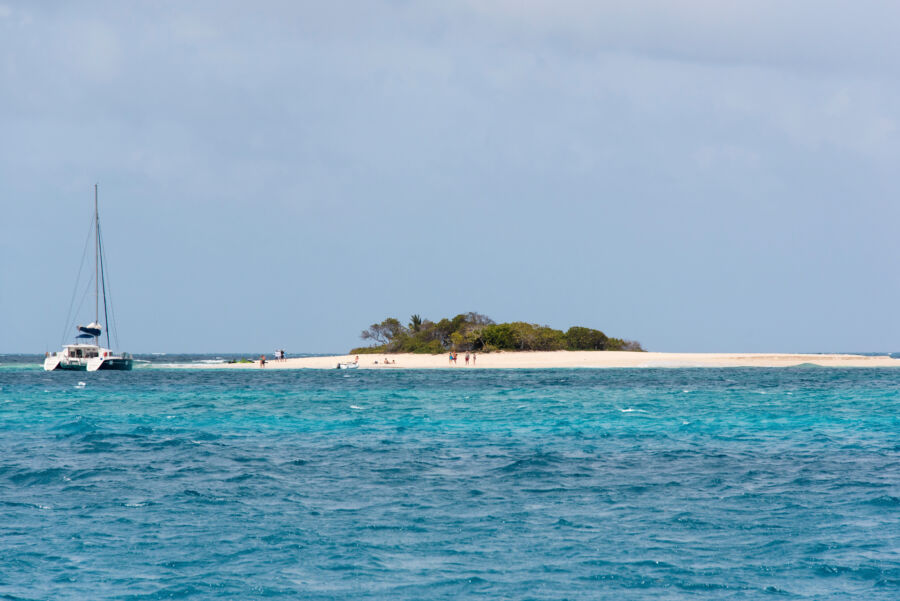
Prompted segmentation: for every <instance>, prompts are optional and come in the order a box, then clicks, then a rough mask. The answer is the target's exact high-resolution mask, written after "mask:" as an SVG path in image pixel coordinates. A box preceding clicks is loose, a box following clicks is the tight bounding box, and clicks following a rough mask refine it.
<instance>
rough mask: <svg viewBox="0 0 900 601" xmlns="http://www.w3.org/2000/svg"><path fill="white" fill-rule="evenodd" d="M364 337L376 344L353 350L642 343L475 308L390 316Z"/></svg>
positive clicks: (631, 347) (632, 347)
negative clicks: (501, 317) (500, 317)
mask: <svg viewBox="0 0 900 601" xmlns="http://www.w3.org/2000/svg"><path fill="white" fill-rule="evenodd" d="M360 337H361V338H362V339H363V340H369V341H372V342H373V343H374V344H372V345H370V346H363V347H359V348H355V349H351V350H350V354H351V355H361V354H364V353H365V354H384V353H414V354H427V355H438V354H441V353H445V352H448V351H476V352H482V353H490V352H493V351H639V352H642V351H643V350H644V349H643V348H641V345H640V343H638V342H635V341H633V340H623V339H621V338H612V337H609V336H607V335H606V334H604V333H603V332H601V331H600V330H594V329H592V328H586V327H582V326H572V327H571V328H569V329H568V330H566V331H565V332H563V331H562V330H555V329H553V328H551V327H549V326H542V325H537V324H533V323H527V322H524V321H514V322H510V323H496V322H495V321H494V320H493V319H491V318H490V317H488V316H487V315H482V314H481V313H475V312H469V313H460V314H459V315H457V316H456V317H453V318H450V319H448V318H446V317H445V318H443V319H441V320H439V321H432V320H430V319H423V318H422V317H421V316H419V315H412V316H411V317H410V318H409V323H408V324H407V325H403V324H402V323H401V322H400V320H399V319H397V318H395V317H388V318H387V319H385V320H384V321H382V322H381V323H373V324H372V325H371V326H369V327H368V328H367V329H365V330H363V332H362V334H361V335H360Z"/></svg>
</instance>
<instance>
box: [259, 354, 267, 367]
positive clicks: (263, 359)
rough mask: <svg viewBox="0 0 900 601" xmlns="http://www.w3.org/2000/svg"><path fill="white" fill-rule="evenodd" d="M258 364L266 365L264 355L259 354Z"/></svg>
mask: <svg viewBox="0 0 900 601" xmlns="http://www.w3.org/2000/svg"><path fill="white" fill-rule="evenodd" d="M259 366H260V367H265V366H266V356H265V355H260V356H259Z"/></svg>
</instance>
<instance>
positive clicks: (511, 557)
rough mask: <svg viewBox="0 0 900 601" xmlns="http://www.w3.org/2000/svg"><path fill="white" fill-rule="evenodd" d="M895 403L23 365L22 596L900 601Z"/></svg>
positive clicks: (431, 378) (665, 375)
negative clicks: (87, 370)
mask: <svg viewBox="0 0 900 601" xmlns="http://www.w3.org/2000/svg"><path fill="white" fill-rule="evenodd" d="M0 363H2V360H0ZM79 382H84V385H79ZM898 407H900V370H891V369H825V368H793V369H759V368H753V369H672V370H665V369H611V370H544V371H539V370H520V371H492V370H466V369H464V368H458V369H454V370H437V371H403V370H392V371H366V370H357V371H338V370H334V371H312V370H310V371H274V370H268V371H266V370H248V371H227V372H225V371H211V370H210V371H203V370H171V369H159V368H152V369H147V368H145V369H136V370H135V371H133V372H129V373H111V372H100V373H94V374H86V373H45V372H43V371H41V370H40V369H37V368H36V366H29V365H27V364H23V363H21V362H20V363H13V364H12V365H9V364H7V365H4V366H0V599H17V600H22V599H29V600H30V599H42V600H43V599H52V600H65V599H134V600H138V599H198V600H199V599H210V600H213V599H261V598H282V599H384V600H407V599H409V600H412V599H416V600H418V599H474V598H479V599H517V600H518V599H579V600H580V599H770V598H771V599H816V600H823V599H841V600H843V599H866V600H879V599H885V600H896V599H900V418H898Z"/></svg>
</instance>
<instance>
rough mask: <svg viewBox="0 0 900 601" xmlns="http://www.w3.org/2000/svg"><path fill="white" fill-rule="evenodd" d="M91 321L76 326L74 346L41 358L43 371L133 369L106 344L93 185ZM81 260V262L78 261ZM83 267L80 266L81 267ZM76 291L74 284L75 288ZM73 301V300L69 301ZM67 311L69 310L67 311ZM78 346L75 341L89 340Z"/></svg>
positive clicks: (129, 360)
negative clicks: (101, 321)
mask: <svg viewBox="0 0 900 601" xmlns="http://www.w3.org/2000/svg"><path fill="white" fill-rule="evenodd" d="M92 227H93V230H94V232H93V233H94V321H93V322H91V323H89V324H88V325H86V326H81V325H80V326H76V328H75V329H76V331H77V333H78V334H77V335H76V336H75V343H73V344H66V345H64V346H63V350H61V351H59V352H56V353H47V356H46V357H45V358H44V369H45V370H46V371H55V370H60V369H61V370H75V371H98V370H101V369H104V370H105V369H112V370H120V371H122V370H129V369H131V368H132V367H133V366H134V359H133V358H132V357H131V355H129V354H128V353H119V354H116V353H114V352H113V351H111V350H110V349H109V348H108V347H109V346H110V343H109V327H108V325H109V319H108V311H107V304H106V270H105V269H104V268H103V247H102V240H101V238H100V211H99V209H98V204H97V185H96V184H95V185H94V223H93V225H92ZM83 260H84V259H83V258H82V261H83ZM82 265H83V263H82ZM75 286H76V289H77V286H78V283H77V282H76V284H75ZM101 289H102V291H103V294H102V297H103V321H104V323H106V326H107V327H104V326H103V325H101V324H100V298H101V294H100V292H101ZM73 299H74V297H73ZM70 311H71V309H70ZM104 330H106V346H105V347H104V346H101V345H100V338H101V336H102V335H103V331H104ZM91 339H93V344H91V343H89V342H79V340H85V341H87V340H91Z"/></svg>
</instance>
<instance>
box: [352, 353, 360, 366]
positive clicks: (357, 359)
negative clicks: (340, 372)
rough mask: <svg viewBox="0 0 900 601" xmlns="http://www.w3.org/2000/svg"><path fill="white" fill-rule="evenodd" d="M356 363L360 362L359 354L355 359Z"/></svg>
mask: <svg viewBox="0 0 900 601" xmlns="http://www.w3.org/2000/svg"><path fill="white" fill-rule="evenodd" d="M353 362H354V363H357V364H358V363H359V355H357V356H356V359H354V360H353Z"/></svg>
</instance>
